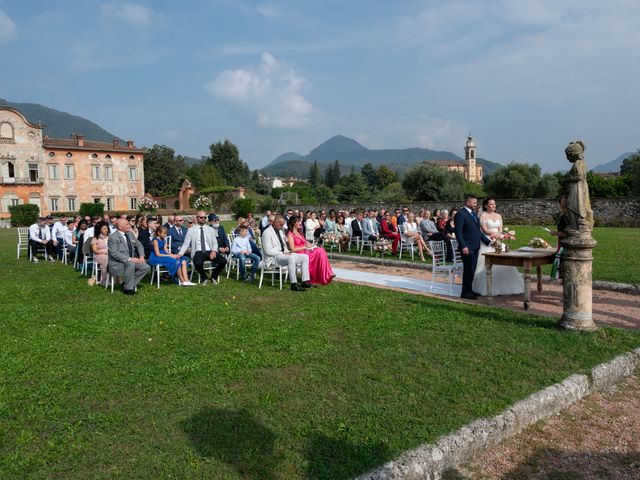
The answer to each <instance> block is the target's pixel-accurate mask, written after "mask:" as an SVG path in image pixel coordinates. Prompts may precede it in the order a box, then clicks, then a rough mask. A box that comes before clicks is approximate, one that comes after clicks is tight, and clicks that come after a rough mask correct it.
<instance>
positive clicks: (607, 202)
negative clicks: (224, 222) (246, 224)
mask: <svg viewBox="0 0 640 480" xmlns="http://www.w3.org/2000/svg"><path fill="white" fill-rule="evenodd" d="M497 204H498V212H499V213H501V214H502V217H503V218H504V221H505V223H512V224H517V225H553V224H555V221H556V220H555V216H556V215H557V214H558V201H557V200H555V199H542V198H529V199H522V200H504V199H503V200H497ZM460 205H462V202H460V201H458V202H420V203H410V204H408V207H409V208H410V209H411V211H413V212H418V211H420V210H421V209H423V208H426V209H428V210H431V211H433V210H434V209H436V208H440V209H442V208H446V209H451V208H452V207H454V206H455V207H459V206H460ZM401 206H402V205H394V204H382V203H380V204H377V205H375V204H374V205H371V204H369V205H358V204H339V205H320V206H318V205H296V206H293V205H292V206H289V207H287V208H297V209H299V210H303V211H306V210H326V211H329V209H331V208H334V209H336V210H345V209H349V210H350V209H352V208H355V209H362V208H366V209H369V208H372V207H373V208H377V209H380V208H386V209H391V210H395V209H396V208H400V207H401ZM591 208H592V209H593V215H594V217H595V222H596V226H610V227H619V226H624V227H640V198H594V199H592V200H591Z"/></svg>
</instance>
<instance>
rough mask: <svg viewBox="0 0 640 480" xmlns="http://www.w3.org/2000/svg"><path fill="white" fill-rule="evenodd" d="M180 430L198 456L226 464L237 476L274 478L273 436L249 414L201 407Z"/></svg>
mask: <svg viewBox="0 0 640 480" xmlns="http://www.w3.org/2000/svg"><path fill="white" fill-rule="evenodd" d="M181 427H182V429H183V430H184V431H185V432H186V434H187V435H188V436H189V439H190V440H191V443H192V444H193V447H194V448H195V450H196V451H197V452H198V453H199V454H200V455H202V456H203V457H212V458H215V459H217V460H219V461H221V462H224V463H226V464H227V465H229V466H231V467H232V468H233V469H235V470H236V472H237V473H238V475H239V476H240V477H243V478H265V479H267V478H274V477H275V476H276V474H275V470H276V467H277V463H278V462H277V460H276V458H275V452H274V443H275V439H276V435H275V434H274V433H273V432H272V431H271V430H269V429H268V428H267V427H265V426H264V425H262V423H260V422H259V421H258V420H256V419H255V418H254V417H253V416H252V415H251V414H250V413H249V412H248V411H246V410H244V409H240V410H229V409H223V408H213V407H204V408H202V409H201V410H200V411H199V412H198V413H196V414H195V415H193V416H192V417H190V418H189V419H187V420H185V421H183V422H182V424H181Z"/></svg>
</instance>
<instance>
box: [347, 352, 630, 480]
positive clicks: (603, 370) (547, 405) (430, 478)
mask: <svg viewBox="0 0 640 480" xmlns="http://www.w3.org/2000/svg"><path fill="white" fill-rule="evenodd" d="M636 368H640V348H638V349H636V350H634V351H633V352H629V353H626V354H624V355H620V356H618V357H616V358H614V359H613V360H611V361H610V362H607V363H603V364H601V365H598V366H597V367H595V368H593V369H592V370H591V372H590V373H589V374H588V375H571V376H570V377H568V378H567V379H565V380H564V381H563V382H561V383H556V384H555V385H551V386H550V387H547V388H545V389H544V390H540V391H539V392H536V393H534V394H532V395H530V396H529V397H527V398H525V399H523V400H520V401H519V402H517V403H515V404H514V405H512V406H511V407H509V408H507V409H506V410H504V411H503V412H502V413H500V414H499V415H497V416H495V417H493V418H489V419H480V420H476V421H474V422H472V423H470V424H469V425H466V426H464V427H462V428H461V429H460V430H458V431H457V432H454V433H452V434H451V435H447V436H445V437H442V438H440V439H439V440H438V441H437V442H436V443H435V444H425V445H421V446H420V447H418V448H416V449H414V450H410V451H408V452H406V453H404V454H403V455H402V456H400V457H399V458H398V459H396V460H393V461H391V462H389V463H386V464H385V465H383V466H381V467H379V468H377V469H375V470H373V471H371V472H369V473H366V474H364V475H361V476H360V477H358V480H388V479H406V480H417V479H422V480H436V479H439V478H441V475H442V473H443V472H444V471H445V470H447V469H450V468H454V467H456V466H457V465H459V464H461V463H464V462H467V461H470V460H472V459H473V458H474V457H475V456H477V455H478V454H480V453H482V452H484V451H485V450H487V449H489V448H492V447H495V446H496V445H498V444H499V443H500V442H502V441H504V440H506V439H507V438H509V437H512V436H513V435H515V434H517V433H519V432H521V431H522V430H524V429H525V428H527V427H528V426H530V425H532V424H534V423H536V422H538V421H539V420H543V419H545V418H548V417H551V416H552V415H555V414H557V413H559V412H560V411H561V410H563V409H565V408H567V407H568V406H569V405H571V404H573V403H575V402H577V401H578V400H581V399H582V398H584V397H585V396H587V395H589V394H591V393H595V392H599V391H601V390H605V389H607V388H609V387H610V386H612V385H614V384H615V383H617V382H619V381H620V380H622V379H623V378H625V377H628V376H630V375H632V374H633V372H634V371H635V369H636Z"/></svg>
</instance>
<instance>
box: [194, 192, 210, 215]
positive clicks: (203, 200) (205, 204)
mask: <svg viewBox="0 0 640 480" xmlns="http://www.w3.org/2000/svg"><path fill="white" fill-rule="evenodd" d="M193 206H194V208H197V209H198V210H205V211H207V210H209V209H211V199H210V198H209V197H207V196H205V195H200V196H199V197H198V198H196V201H195V202H193Z"/></svg>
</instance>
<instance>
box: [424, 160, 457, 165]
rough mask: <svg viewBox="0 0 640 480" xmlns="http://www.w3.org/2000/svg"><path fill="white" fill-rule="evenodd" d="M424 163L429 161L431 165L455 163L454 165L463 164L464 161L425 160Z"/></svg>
mask: <svg viewBox="0 0 640 480" xmlns="http://www.w3.org/2000/svg"><path fill="white" fill-rule="evenodd" d="M425 163H430V164H433V165H455V166H463V167H464V166H465V165H466V163H464V162H461V161H460V160H427V161H426V162H425Z"/></svg>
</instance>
